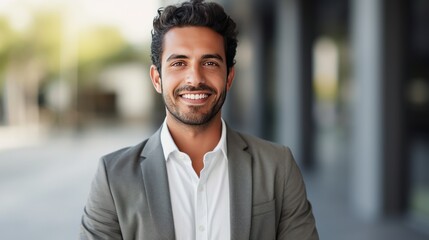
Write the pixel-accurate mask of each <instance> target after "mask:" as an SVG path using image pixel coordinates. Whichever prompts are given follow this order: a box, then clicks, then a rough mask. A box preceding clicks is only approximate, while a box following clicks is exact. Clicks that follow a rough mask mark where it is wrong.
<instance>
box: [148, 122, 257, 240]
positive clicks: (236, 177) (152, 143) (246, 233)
mask: <svg viewBox="0 0 429 240" xmlns="http://www.w3.org/2000/svg"><path fill="white" fill-rule="evenodd" d="M226 126H227V128H226V129H227V133H226V135H227V136H226V138H227V149H228V172H229V191H230V211H231V213H230V220H231V239H234V240H245V239H249V238H250V227H251V217H252V216H251V214H252V213H251V212H252V161H251V155H250V154H249V153H248V152H247V151H246V149H247V143H246V142H245V141H244V140H243V138H242V137H241V136H240V135H239V134H238V133H237V132H235V131H234V130H232V129H230V128H229V127H228V125H226ZM160 133H161V129H158V131H157V132H156V133H155V134H154V135H152V136H151V137H150V138H149V139H148V142H147V143H146V146H145V147H144V149H143V151H142V153H141V156H142V158H143V161H141V169H142V172H143V181H144V187H145V190H146V197H147V200H148V204H149V206H150V212H151V216H152V218H153V222H154V223H155V224H154V225H155V227H156V228H157V231H158V232H159V233H160V234H161V235H162V236H163V237H164V238H165V239H175V237H174V235H175V234H174V221H173V213H172V207H171V200H170V191H169V186H168V178H167V169H166V163H165V159H164V154H163V150H162V146H161V140H160V139H161V138H160Z"/></svg>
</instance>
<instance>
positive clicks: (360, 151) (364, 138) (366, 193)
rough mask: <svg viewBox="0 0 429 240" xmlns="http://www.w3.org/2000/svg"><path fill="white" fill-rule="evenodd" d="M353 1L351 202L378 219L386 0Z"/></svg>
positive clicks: (365, 215)
mask: <svg viewBox="0 0 429 240" xmlns="http://www.w3.org/2000/svg"><path fill="white" fill-rule="evenodd" d="M351 4H352V6H351V8H350V9H351V11H352V12H351V14H352V19H351V20H352V21H351V30H352V31H351V40H352V49H353V54H352V56H353V59H352V69H353V73H352V80H353V97H354V99H353V108H352V115H353V117H352V119H353V120H352V121H353V123H352V143H351V151H350V160H351V165H350V166H351V168H350V169H351V186H350V193H351V203H352V206H353V208H354V210H355V212H356V214H357V215H360V216H361V217H362V218H364V219H366V220H374V219H376V218H378V217H379V216H380V214H381V212H382V211H381V200H382V188H381V186H382V168H381V166H382V141H381V139H382V138H381V135H382V124H381V123H382V106H381V104H382V91H381V86H382V61H381V59H382V58H381V54H382V49H381V47H382V46H381V42H382V27H381V26H382V21H381V20H382V0H353V1H351Z"/></svg>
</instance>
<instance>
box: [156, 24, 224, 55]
mask: <svg viewBox="0 0 429 240" xmlns="http://www.w3.org/2000/svg"><path fill="white" fill-rule="evenodd" d="M171 54H181V55H187V56H189V57H192V56H198V55H204V54H219V55H220V56H222V57H223V58H225V46H224V40H223V37H222V35H220V34H219V33H217V32H215V31H213V30H212V29H210V28H207V27H194V26H188V27H175V28H172V29H170V30H169V31H168V32H167V33H166V34H165V35H164V41H163V53H162V60H163V61H164V60H165V59H166V58H165V57H166V56H169V55H171Z"/></svg>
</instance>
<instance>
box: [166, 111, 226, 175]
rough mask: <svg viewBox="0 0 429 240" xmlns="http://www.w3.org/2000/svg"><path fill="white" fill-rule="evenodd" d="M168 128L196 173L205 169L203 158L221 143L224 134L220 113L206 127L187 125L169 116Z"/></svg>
mask: <svg viewBox="0 0 429 240" xmlns="http://www.w3.org/2000/svg"><path fill="white" fill-rule="evenodd" d="M167 126H168V129H169V131H170V134H171V136H172V138H173V140H174V143H175V144H176V146H177V147H178V148H179V150H180V151H181V152H184V153H186V154H188V155H189V157H190V158H191V160H192V166H193V167H194V170H195V172H196V173H197V174H198V176H199V174H200V171H201V170H202V168H203V167H204V164H203V157H204V154H206V153H207V152H209V151H212V150H213V149H214V148H215V147H216V145H217V144H218V143H219V140H220V138H221V134H222V122H221V115H220V112H219V113H218V114H217V115H216V116H215V117H214V118H213V119H212V120H211V121H210V122H209V123H207V124H205V125H199V126H195V125H187V124H184V123H182V122H180V121H178V120H176V119H174V117H173V116H170V115H169V114H167Z"/></svg>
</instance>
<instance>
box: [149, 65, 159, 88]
mask: <svg viewBox="0 0 429 240" xmlns="http://www.w3.org/2000/svg"><path fill="white" fill-rule="evenodd" d="M150 79H151V80H152V84H153V87H154V88H155V90H156V91H157V92H158V93H162V87H161V85H162V83H161V76H160V74H159V71H158V69H157V68H156V66H155V65H151V66H150Z"/></svg>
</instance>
